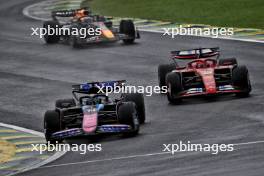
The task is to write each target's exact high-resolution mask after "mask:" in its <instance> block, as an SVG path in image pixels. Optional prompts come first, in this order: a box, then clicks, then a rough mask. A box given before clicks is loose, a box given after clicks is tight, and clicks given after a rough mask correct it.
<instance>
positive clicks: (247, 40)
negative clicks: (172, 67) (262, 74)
mask: <svg viewBox="0 0 264 176" xmlns="http://www.w3.org/2000/svg"><path fill="white" fill-rule="evenodd" d="M140 31H143V32H152V33H161V34H163V32H162V31H158V30H149V29H140ZM181 36H183V35H181ZM186 36H190V37H203V38H211V39H221V40H234V41H242V42H253V43H264V41H260V40H254V39H242V38H229V37H218V38H214V37H211V36H195V35H186Z"/></svg>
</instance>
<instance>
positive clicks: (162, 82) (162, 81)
mask: <svg viewBox="0 0 264 176" xmlns="http://www.w3.org/2000/svg"><path fill="white" fill-rule="evenodd" d="M174 69H175V65H174V64H162V65H159V67H158V78H159V86H160V88H161V87H162V86H166V75H167V74H168V73H170V72H172V70H174Z"/></svg>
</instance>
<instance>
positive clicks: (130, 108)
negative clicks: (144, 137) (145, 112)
mask: <svg viewBox="0 0 264 176" xmlns="http://www.w3.org/2000/svg"><path fill="white" fill-rule="evenodd" d="M117 114H118V120H119V123H120V124H126V125H130V126H131V127H132V131H130V132H126V133H124V135H126V136H135V135H137V134H138V133H139V119H138V114H137V110H136V106H135V103H134V102H123V103H122V104H121V105H120V106H119V108H118V112H117Z"/></svg>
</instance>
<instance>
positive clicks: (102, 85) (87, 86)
mask: <svg viewBox="0 0 264 176" xmlns="http://www.w3.org/2000/svg"><path fill="white" fill-rule="evenodd" d="M125 83H126V80H118V81H105V82H90V83H84V84H76V85H73V86H72V92H73V93H83V94H99V93H101V92H100V91H101V90H103V91H104V92H105V90H106V89H110V88H112V89H114V88H116V87H117V86H118V87H123V86H124V85H125Z"/></svg>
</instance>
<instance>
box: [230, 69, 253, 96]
mask: <svg viewBox="0 0 264 176" xmlns="http://www.w3.org/2000/svg"><path fill="white" fill-rule="evenodd" d="M232 82H233V86H234V87H236V88H238V89H240V90H242V92H239V93H237V94H236V95H237V96H239V97H246V96H249V94H250V92H251V83H250V79H249V73H248V69H247V67H246V66H244V65H242V66H237V67H235V68H234V69H233V71H232Z"/></svg>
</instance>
